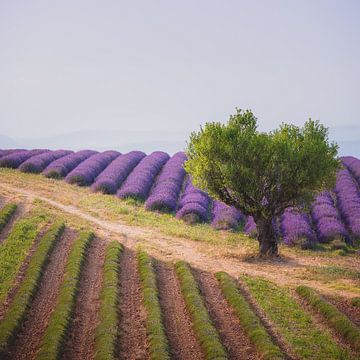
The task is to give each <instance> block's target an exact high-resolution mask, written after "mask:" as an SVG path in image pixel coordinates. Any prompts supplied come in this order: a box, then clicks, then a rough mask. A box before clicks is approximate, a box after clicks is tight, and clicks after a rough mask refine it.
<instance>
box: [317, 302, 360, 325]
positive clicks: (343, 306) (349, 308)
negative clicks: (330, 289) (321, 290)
mask: <svg viewBox="0 0 360 360" xmlns="http://www.w3.org/2000/svg"><path fill="white" fill-rule="evenodd" d="M323 297H324V298H325V299H326V300H328V301H329V302H330V303H332V304H333V305H335V306H336V307H337V308H338V309H339V310H340V311H342V312H343V313H344V314H345V315H346V316H347V317H348V318H349V319H350V320H351V321H352V322H353V323H354V324H355V325H357V326H358V327H360V308H359V307H356V306H354V305H352V304H351V299H347V298H343V297H335V296H329V295H327V296H324V295H323Z"/></svg>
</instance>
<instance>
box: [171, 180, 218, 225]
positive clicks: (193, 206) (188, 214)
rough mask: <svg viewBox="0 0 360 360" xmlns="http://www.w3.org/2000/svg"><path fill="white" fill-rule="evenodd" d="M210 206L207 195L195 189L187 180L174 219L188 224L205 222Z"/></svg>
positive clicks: (207, 218)
mask: <svg viewBox="0 0 360 360" xmlns="http://www.w3.org/2000/svg"><path fill="white" fill-rule="evenodd" d="M210 204H211V199H210V197H209V195H208V194H206V193H205V192H203V191H201V190H200V189H198V188H196V187H195V186H194V185H193V184H192V182H191V180H190V178H188V180H187V183H186V186H185V191H184V193H183V195H182V197H181V200H180V202H179V210H178V212H177V213H176V217H177V218H178V219H183V220H186V221H188V222H207V221H208V220H209V206H210Z"/></svg>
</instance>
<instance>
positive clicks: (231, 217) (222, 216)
mask: <svg viewBox="0 0 360 360" xmlns="http://www.w3.org/2000/svg"><path fill="white" fill-rule="evenodd" d="M211 215H212V221H211V226H213V227H214V228H215V229H219V230H220V229H221V230H228V229H234V228H236V227H237V226H238V225H239V223H240V221H242V220H243V219H244V217H243V215H242V213H241V212H240V211H239V210H237V209H235V208H234V207H233V206H228V205H226V204H225V203H223V202H221V201H218V200H215V201H214V202H213V208H212V212H211Z"/></svg>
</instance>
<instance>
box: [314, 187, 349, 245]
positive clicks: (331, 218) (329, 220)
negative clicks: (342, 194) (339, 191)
mask: <svg viewBox="0 0 360 360" xmlns="http://www.w3.org/2000/svg"><path fill="white" fill-rule="evenodd" d="M311 216H312V219H313V221H314V223H315V225H316V232H317V235H318V239H319V241H320V242H330V241H332V240H334V239H342V240H344V241H348V240H349V236H348V233H347V231H346V229H345V227H344V225H343V223H342V221H341V219H340V216H339V214H338V211H337V209H336V208H335V206H334V200H333V199H332V197H331V195H330V193H329V192H328V191H325V192H323V193H321V194H320V195H318V196H317V197H316V198H315V201H314V202H313V204H312V206H311Z"/></svg>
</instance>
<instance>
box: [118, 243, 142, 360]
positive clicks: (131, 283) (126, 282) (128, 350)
mask: <svg viewBox="0 0 360 360" xmlns="http://www.w3.org/2000/svg"><path fill="white" fill-rule="evenodd" d="M119 312H120V324H119V333H120V339H119V341H118V345H119V348H118V359H122V360H123V359H125V360H135V359H139V360H140V359H141V360H147V359H149V354H148V343H147V337H146V311H145V308H144V306H143V304H142V294H141V285H140V278H139V273H138V268H137V259H136V255H135V253H134V252H133V251H131V250H129V249H127V248H125V249H124V251H123V254H122V256H121V262H120V301H119Z"/></svg>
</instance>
